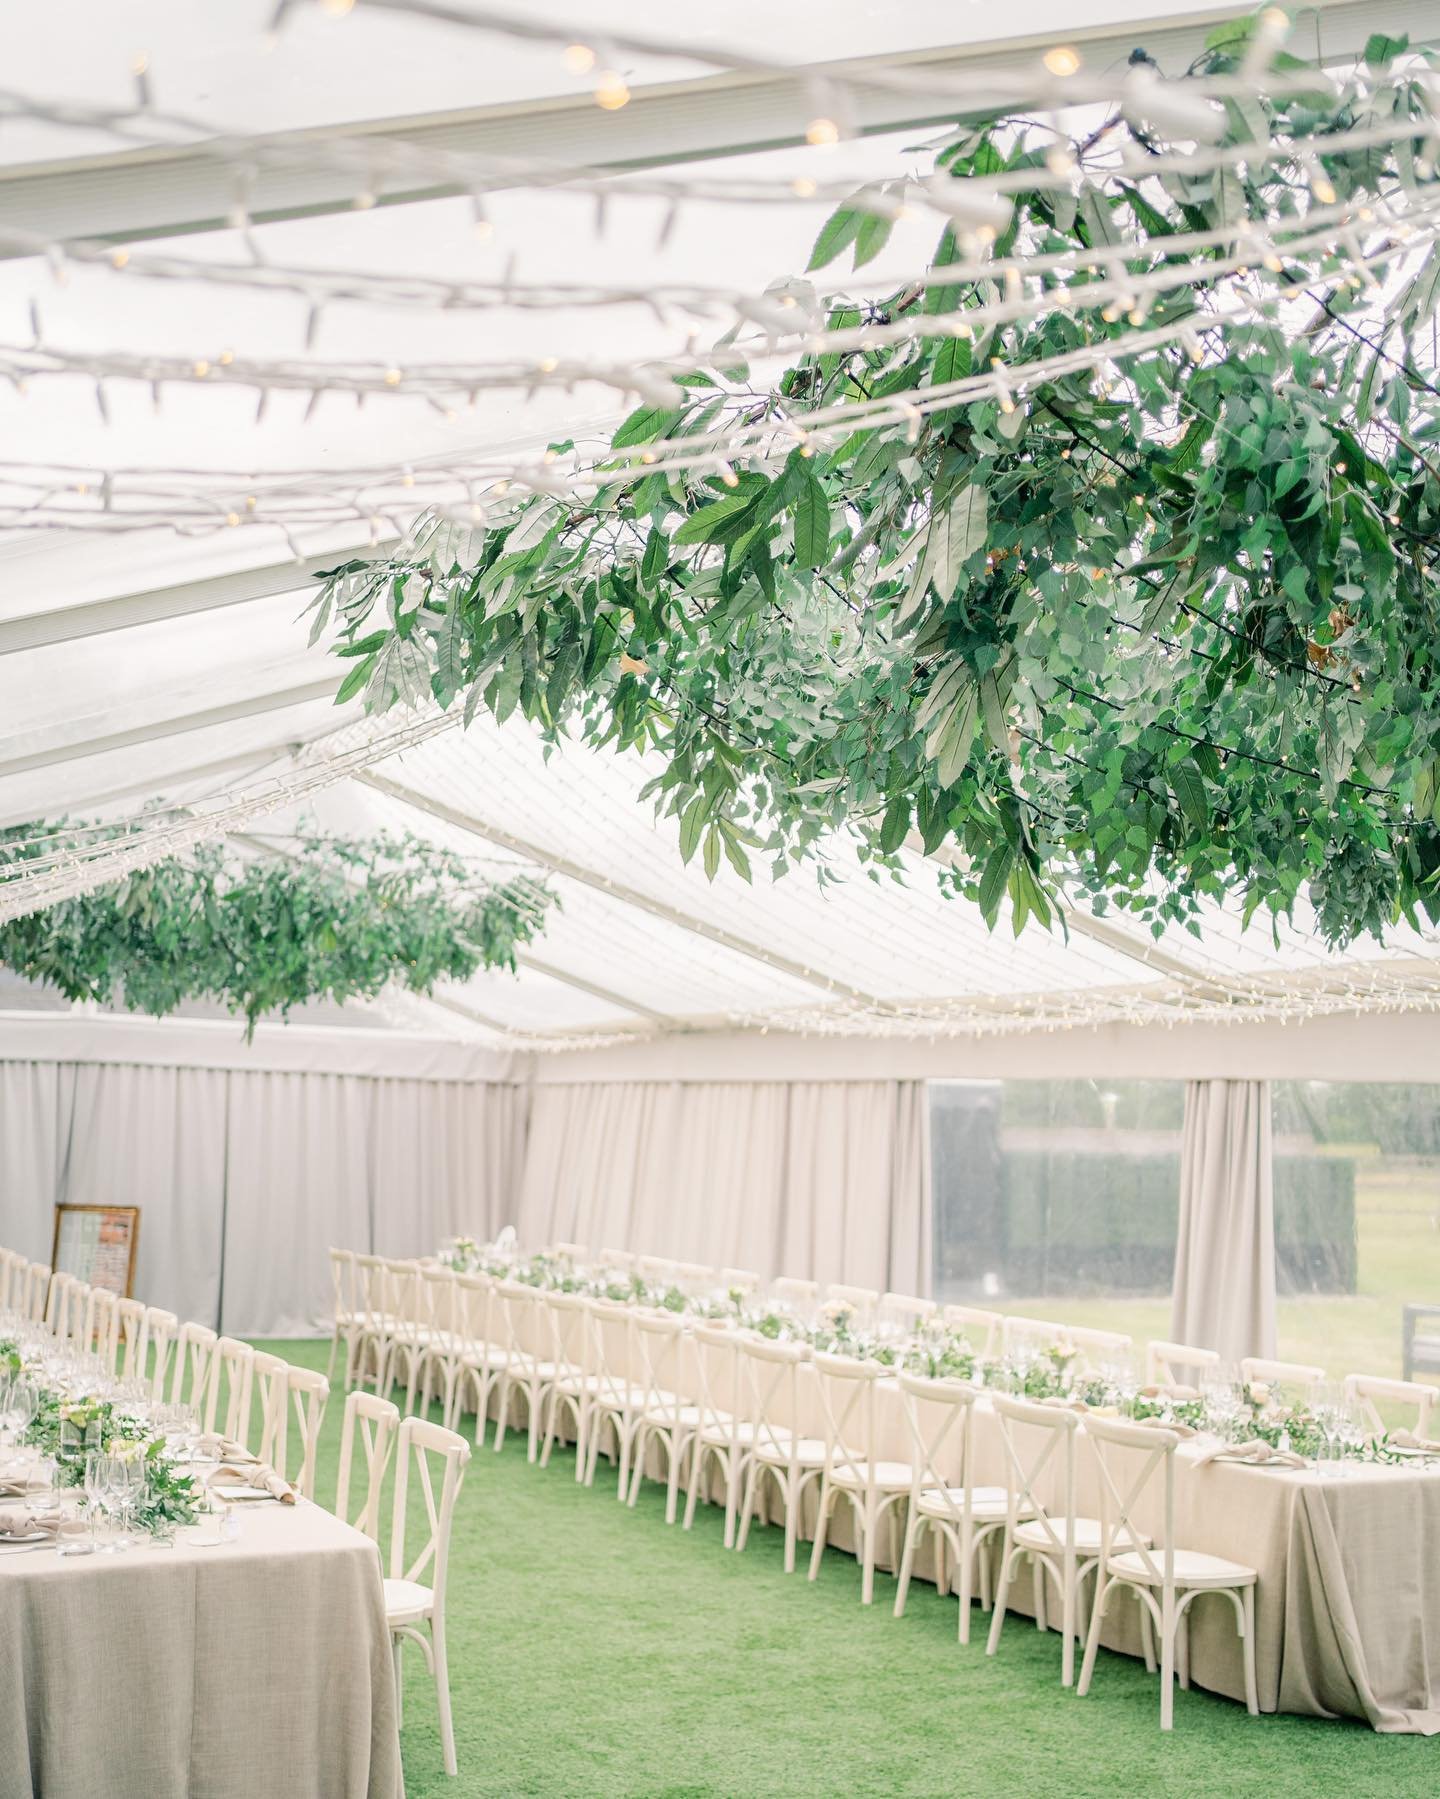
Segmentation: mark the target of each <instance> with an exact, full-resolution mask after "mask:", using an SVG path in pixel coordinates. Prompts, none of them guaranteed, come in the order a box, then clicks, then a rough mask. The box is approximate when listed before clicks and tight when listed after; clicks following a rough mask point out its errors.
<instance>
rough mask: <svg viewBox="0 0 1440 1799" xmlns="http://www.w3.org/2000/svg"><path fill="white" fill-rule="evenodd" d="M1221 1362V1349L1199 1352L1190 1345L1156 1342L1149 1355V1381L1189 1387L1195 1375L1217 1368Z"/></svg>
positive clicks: (1146, 1369)
mask: <svg viewBox="0 0 1440 1799" xmlns="http://www.w3.org/2000/svg"><path fill="white" fill-rule="evenodd" d="M1219 1361H1220V1352H1219V1350H1218V1349H1197V1348H1196V1347H1195V1346H1194V1345H1193V1344H1190V1343H1165V1342H1161V1341H1158V1340H1157V1341H1154V1342H1152V1343H1151V1344H1150V1345H1149V1347H1148V1349H1147V1350H1146V1353H1145V1378H1146V1380H1147V1381H1148V1382H1149V1383H1150V1385H1151V1386H1159V1387H1188V1386H1191V1385H1193V1384H1194V1383H1193V1381H1192V1379H1191V1376H1192V1375H1195V1374H1198V1373H1199V1372H1200V1371H1201V1370H1203V1369H1205V1368H1214V1367H1215V1366H1217V1364H1218V1363H1219Z"/></svg>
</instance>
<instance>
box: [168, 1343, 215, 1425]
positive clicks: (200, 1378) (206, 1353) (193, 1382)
mask: <svg viewBox="0 0 1440 1799" xmlns="http://www.w3.org/2000/svg"><path fill="white" fill-rule="evenodd" d="M219 1341H220V1339H219V1337H218V1336H217V1335H216V1333H215V1332H214V1331H212V1330H211V1329H210V1327H209V1326H208V1325H205V1324H194V1323H192V1322H191V1321H190V1320H189V1319H187V1320H186V1321H185V1323H184V1324H182V1325H181V1326H180V1334H179V1336H178V1337H177V1338H176V1339H175V1372H174V1374H173V1375H172V1376H171V1380H170V1403H171V1405H179V1404H180V1402H181V1400H182V1399H183V1400H187V1401H188V1402H189V1404H191V1405H193V1406H194V1407H195V1408H196V1410H197V1411H198V1412H199V1413H200V1416H201V1418H202V1420H203V1418H204V1416H205V1402H206V1400H207V1398H208V1396H209V1392H210V1382H211V1371H212V1369H213V1368H214V1365H215V1345H216V1344H217V1343H218V1342H219ZM187 1376H188V1391H187Z"/></svg>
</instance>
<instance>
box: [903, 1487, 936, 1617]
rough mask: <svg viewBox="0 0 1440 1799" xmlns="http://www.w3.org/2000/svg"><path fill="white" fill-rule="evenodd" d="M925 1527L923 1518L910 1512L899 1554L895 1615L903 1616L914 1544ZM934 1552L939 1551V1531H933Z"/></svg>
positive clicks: (913, 1564)
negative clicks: (902, 1547)
mask: <svg viewBox="0 0 1440 1799" xmlns="http://www.w3.org/2000/svg"><path fill="white" fill-rule="evenodd" d="M924 1528H925V1520H924V1519H923V1518H922V1517H920V1516H919V1515H918V1514H916V1513H914V1512H912V1513H911V1515H910V1521H909V1523H908V1524H906V1526H905V1547H904V1549H903V1550H902V1551H901V1554H900V1577H899V1581H898V1583H897V1585H896V1588H895V1616H896V1617H897V1618H903V1617H904V1616H905V1596H906V1594H907V1593H909V1591H910V1570H911V1569H912V1568H913V1567H914V1566H915V1545H916V1543H917V1542H918V1541H919V1537H920V1533H921V1531H922V1530H924ZM935 1543H936V1553H937V1554H938V1553H939V1543H940V1533H939V1531H936V1533H935Z"/></svg>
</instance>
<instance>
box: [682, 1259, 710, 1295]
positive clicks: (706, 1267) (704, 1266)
mask: <svg viewBox="0 0 1440 1799" xmlns="http://www.w3.org/2000/svg"><path fill="white" fill-rule="evenodd" d="M675 1284H676V1285H677V1286H678V1287H679V1288H680V1289H681V1291H682V1292H685V1293H708V1292H709V1291H710V1289H711V1288H712V1287H713V1286H714V1285H715V1266H714V1264H713V1263H712V1262H677V1263H676V1264H675Z"/></svg>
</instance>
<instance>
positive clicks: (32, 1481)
mask: <svg viewBox="0 0 1440 1799" xmlns="http://www.w3.org/2000/svg"><path fill="white" fill-rule="evenodd" d="M48 1491H49V1482H48V1481H45V1480H42V1479H41V1478H40V1476H39V1475H38V1474H0V1499H23V1498H24V1497H25V1495H26V1494H27V1493H45V1492H48Z"/></svg>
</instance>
